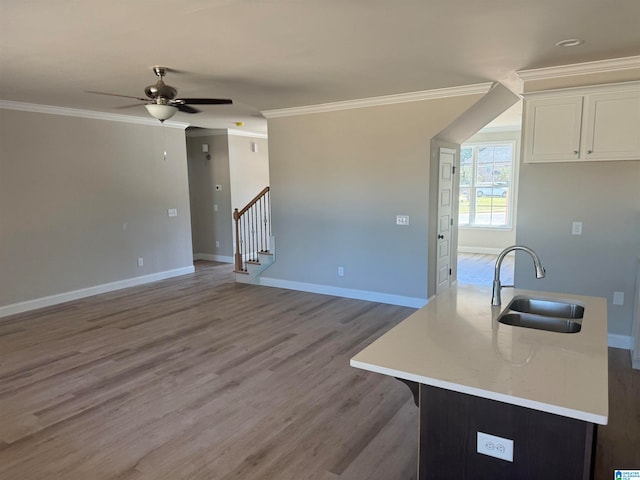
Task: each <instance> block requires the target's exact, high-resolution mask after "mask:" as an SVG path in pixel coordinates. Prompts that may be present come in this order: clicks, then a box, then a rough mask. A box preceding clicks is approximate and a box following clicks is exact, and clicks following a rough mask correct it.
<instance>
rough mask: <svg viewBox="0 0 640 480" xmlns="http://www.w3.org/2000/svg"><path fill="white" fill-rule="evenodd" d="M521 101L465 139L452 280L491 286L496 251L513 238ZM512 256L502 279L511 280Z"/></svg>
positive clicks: (502, 272)
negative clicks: (455, 261) (455, 269)
mask: <svg viewBox="0 0 640 480" xmlns="http://www.w3.org/2000/svg"><path fill="white" fill-rule="evenodd" d="M521 127H522V102H521V101H520V102H518V103H516V104H515V105H513V106H512V107H511V108H509V109H508V110H506V111H505V112H504V113H503V114H502V115H500V116H498V117H497V118H496V119H495V120H494V121H492V122H491V123H489V124H488V125H487V126H486V127H484V128H483V129H482V130H480V131H479V132H478V133H476V134H475V135H474V136H473V137H471V138H469V139H468V140H467V141H466V142H465V143H464V144H463V145H462V146H461V153H460V176H459V179H460V187H459V198H458V209H457V211H458V218H457V222H458V223H457V226H458V235H457V239H458V242H457V259H458V260H457V281H458V283H461V284H474V285H491V282H492V281H493V276H494V271H495V262H496V259H497V257H498V254H499V253H500V252H501V251H502V250H504V249H505V248H506V247H508V246H510V245H514V244H515V243H516V225H517V198H518V166H519V159H520V136H521ZM514 259H515V256H514V254H513V253H510V254H509V255H507V257H505V259H504V261H503V263H502V268H501V279H502V283H503V284H506V285H513V274H514V266H515V261H514Z"/></svg>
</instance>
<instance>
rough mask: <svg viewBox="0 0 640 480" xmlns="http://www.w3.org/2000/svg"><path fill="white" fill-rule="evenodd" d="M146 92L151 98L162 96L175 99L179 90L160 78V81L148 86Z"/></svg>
mask: <svg viewBox="0 0 640 480" xmlns="http://www.w3.org/2000/svg"><path fill="white" fill-rule="evenodd" d="M144 94H145V95H146V96H147V97H149V98H151V99H156V98H159V97H162V98H167V99H169V100H173V99H174V98H175V96H176V95H177V94H178V91H177V90H176V89H175V88H173V87H172V86H170V85H167V84H165V83H164V82H163V81H162V80H158V83H156V84H155V85H149V86H148V87H146V88H145V89H144Z"/></svg>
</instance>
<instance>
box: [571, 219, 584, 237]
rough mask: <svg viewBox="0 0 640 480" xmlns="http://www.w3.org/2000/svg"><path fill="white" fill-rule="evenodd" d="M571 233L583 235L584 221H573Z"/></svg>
mask: <svg viewBox="0 0 640 480" xmlns="http://www.w3.org/2000/svg"><path fill="white" fill-rule="evenodd" d="M571 235H582V222H573V223H572V224H571Z"/></svg>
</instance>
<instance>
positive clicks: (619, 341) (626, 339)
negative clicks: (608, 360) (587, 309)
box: [607, 333, 631, 350]
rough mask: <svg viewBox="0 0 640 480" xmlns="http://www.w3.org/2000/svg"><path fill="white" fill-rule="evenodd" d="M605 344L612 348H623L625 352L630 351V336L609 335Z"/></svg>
mask: <svg viewBox="0 0 640 480" xmlns="http://www.w3.org/2000/svg"><path fill="white" fill-rule="evenodd" d="M607 343H608V344H609V346H610V347H613V348H623V349H625V350H631V336H630V335H617V334H615V333H610V334H609V335H607Z"/></svg>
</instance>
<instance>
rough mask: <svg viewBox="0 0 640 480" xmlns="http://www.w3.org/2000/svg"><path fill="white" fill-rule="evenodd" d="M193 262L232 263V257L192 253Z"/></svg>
mask: <svg viewBox="0 0 640 480" xmlns="http://www.w3.org/2000/svg"><path fill="white" fill-rule="evenodd" d="M193 260H194V261H195V260H209V261H210V262H222V263H233V257H229V256H227V255H215V254H212V253H194V254H193Z"/></svg>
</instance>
